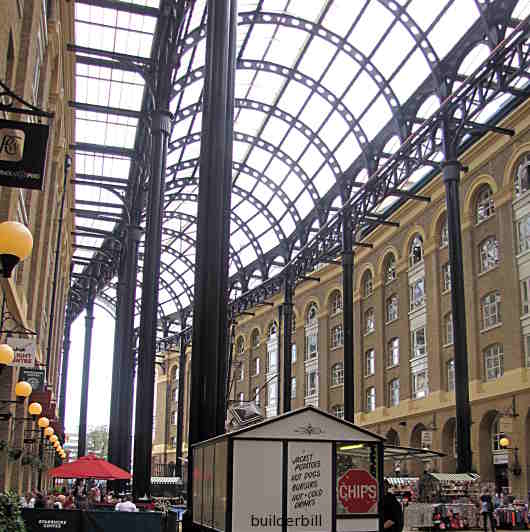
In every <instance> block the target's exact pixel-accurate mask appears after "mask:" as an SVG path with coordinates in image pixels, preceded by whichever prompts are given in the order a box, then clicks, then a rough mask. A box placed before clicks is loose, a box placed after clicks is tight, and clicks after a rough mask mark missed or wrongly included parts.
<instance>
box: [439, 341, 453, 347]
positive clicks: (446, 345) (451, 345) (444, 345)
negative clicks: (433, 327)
mask: <svg viewBox="0 0 530 532" xmlns="http://www.w3.org/2000/svg"><path fill="white" fill-rule="evenodd" d="M453 345H455V343H454V341H452V342H449V343H447V344H443V345H442V347H443V348H446V347H453Z"/></svg>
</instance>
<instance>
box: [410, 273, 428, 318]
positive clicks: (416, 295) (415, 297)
mask: <svg viewBox="0 0 530 532" xmlns="http://www.w3.org/2000/svg"><path fill="white" fill-rule="evenodd" d="M409 290H410V310H411V312H412V311H413V310H416V309H419V308H421V307H423V306H424V305H425V279H424V278H423V277H422V278H421V279H418V280H416V281H414V283H412V284H411V285H410V287H409Z"/></svg>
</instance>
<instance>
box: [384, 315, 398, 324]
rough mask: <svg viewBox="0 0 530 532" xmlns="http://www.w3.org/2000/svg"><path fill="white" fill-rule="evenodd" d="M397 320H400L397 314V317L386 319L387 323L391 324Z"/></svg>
mask: <svg viewBox="0 0 530 532" xmlns="http://www.w3.org/2000/svg"><path fill="white" fill-rule="evenodd" d="M397 320H399V316H396V317H395V318H392V319H391V320H388V321H386V322H385V325H390V324H391V323H394V322H395V321H397Z"/></svg>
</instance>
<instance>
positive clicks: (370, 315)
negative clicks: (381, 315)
mask: <svg viewBox="0 0 530 532" xmlns="http://www.w3.org/2000/svg"><path fill="white" fill-rule="evenodd" d="M374 331H375V310H374V309H373V308H369V309H368V310H367V311H366V312H365V313H364V334H370V333H373V332H374Z"/></svg>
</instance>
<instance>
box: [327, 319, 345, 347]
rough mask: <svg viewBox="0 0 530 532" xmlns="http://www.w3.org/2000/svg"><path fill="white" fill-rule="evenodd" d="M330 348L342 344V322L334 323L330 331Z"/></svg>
mask: <svg viewBox="0 0 530 532" xmlns="http://www.w3.org/2000/svg"><path fill="white" fill-rule="evenodd" d="M330 336H331V349H336V348H337V347H342V346H343V345H344V330H343V328H342V324H340V323H339V324H338V325H334V326H333V327H332V328H331V331H330Z"/></svg>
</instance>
